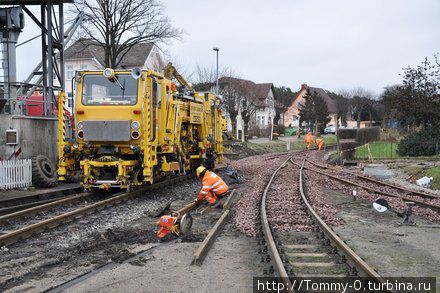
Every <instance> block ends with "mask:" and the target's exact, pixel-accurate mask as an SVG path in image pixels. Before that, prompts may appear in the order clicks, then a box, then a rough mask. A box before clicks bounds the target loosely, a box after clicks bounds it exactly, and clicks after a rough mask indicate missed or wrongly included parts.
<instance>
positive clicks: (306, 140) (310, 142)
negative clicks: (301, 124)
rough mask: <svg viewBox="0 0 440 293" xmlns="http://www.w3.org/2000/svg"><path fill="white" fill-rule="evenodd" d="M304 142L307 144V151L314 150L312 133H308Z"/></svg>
mask: <svg viewBox="0 0 440 293" xmlns="http://www.w3.org/2000/svg"><path fill="white" fill-rule="evenodd" d="M304 141H305V142H306V143H307V149H309V150H310V149H311V148H312V143H313V136H312V132H310V131H309V132H307V134H306V137H305V139H304Z"/></svg>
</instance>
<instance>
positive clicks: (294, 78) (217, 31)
mask: <svg viewBox="0 0 440 293" xmlns="http://www.w3.org/2000/svg"><path fill="white" fill-rule="evenodd" d="M164 3H165V5H166V14H167V15H168V16H169V18H170V19H171V21H172V23H173V25H174V26H175V27H177V28H181V29H183V30H184V31H185V34H184V35H183V36H182V41H173V42H172V43H171V44H169V45H168V46H166V48H165V49H166V50H167V51H168V52H169V53H170V54H171V56H172V57H173V58H174V59H176V60H177V61H178V62H179V63H180V64H183V65H184V66H185V67H186V70H188V71H191V70H192V69H193V68H194V67H195V66H196V65H197V64H200V65H202V66H214V65H215V52H214V51H213V50H212V47H213V46H218V47H220V66H221V67H223V66H227V67H229V68H231V69H233V70H234V71H236V72H238V73H239V74H240V75H241V76H242V77H243V78H246V79H250V80H253V81H255V82H273V83H274V84H275V85H276V86H280V85H284V86H288V87H290V88H292V90H294V91H296V90H298V89H299V88H300V85H301V84H302V83H307V84H308V85H311V86H318V87H322V88H324V89H328V90H332V91H337V90H338V89H342V88H347V89H349V88H353V87H355V86H363V87H365V88H367V89H370V90H372V91H374V92H375V93H376V94H379V93H380V92H381V91H382V89H383V87H384V86H387V85H392V84H395V83H399V82H400V80H401V79H400V77H399V73H401V72H402V68H403V67H405V66H407V65H417V64H419V63H420V62H421V61H422V60H423V58H424V57H425V56H428V57H432V56H433V55H434V54H435V53H437V52H440V17H439V15H440V14H439V12H440V1H438V0H420V1H413V0H394V1H391V0H387V1H383V0H368V1H366V0H365V1H355V0H345V1H342V0H341V1H329V0H277V1H267V0H266V1H260V0H240V1H239V0H221V1H220V0H217V1H210V0H191V1H183V0H167V1H164ZM27 25H28V27H27V28H26V29H25V32H24V33H23V35H22V38H21V40H24V39H26V38H28V37H31V36H34V35H36V34H37V33H38V31H37V29H36V28H35V27H34V26H32V23H31V21H30V20H29V19H27ZM39 42H40V41H35V42H33V43H30V44H27V45H24V46H22V47H19V48H18V52H17V54H18V75H19V78H21V79H23V78H24V77H25V75H27V74H28V73H29V71H30V70H32V67H33V66H35V64H37V63H38V61H39V60H40V59H39V58H40V54H41V53H40V52H39V51H38V49H35V46H37V47H38V46H39V45H40V43H39Z"/></svg>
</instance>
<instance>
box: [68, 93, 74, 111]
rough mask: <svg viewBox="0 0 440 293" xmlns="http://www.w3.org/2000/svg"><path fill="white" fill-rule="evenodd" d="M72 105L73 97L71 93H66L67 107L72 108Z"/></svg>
mask: <svg viewBox="0 0 440 293" xmlns="http://www.w3.org/2000/svg"><path fill="white" fill-rule="evenodd" d="M72 106H73V98H72V93H68V94H67V107H69V108H72Z"/></svg>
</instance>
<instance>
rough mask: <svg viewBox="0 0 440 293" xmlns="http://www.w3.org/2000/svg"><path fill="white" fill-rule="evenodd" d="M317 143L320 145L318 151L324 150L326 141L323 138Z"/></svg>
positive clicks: (317, 140)
mask: <svg viewBox="0 0 440 293" xmlns="http://www.w3.org/2000/svg"><path fill="white" fill-rule="evenodd" d="M315 142H316V144H317V145H318V150H323V149H324V140H323V139H322V138H317V139H316V141H315Z"/></svg>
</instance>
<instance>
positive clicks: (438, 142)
mask: <svg viewBox="0 0 440 293" xmlns="http://www.w3.org/2000/svg"><path fill="white" fill-rule="evenodd" d="M438 147H440V129H439V128H436V127H429V128H424V129H422V130H420V131H419V132H416V133H412V134H410V135H408V136H406V137H405V138H404V139H402V140H401V141H400V143H399V144H398V146H397V153H398V154H399V155H400V156H410V157H415V156H434V155H437V154H438V153H437V152H438V151H439V150H438V149H437V148H438Z"/></svg>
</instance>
